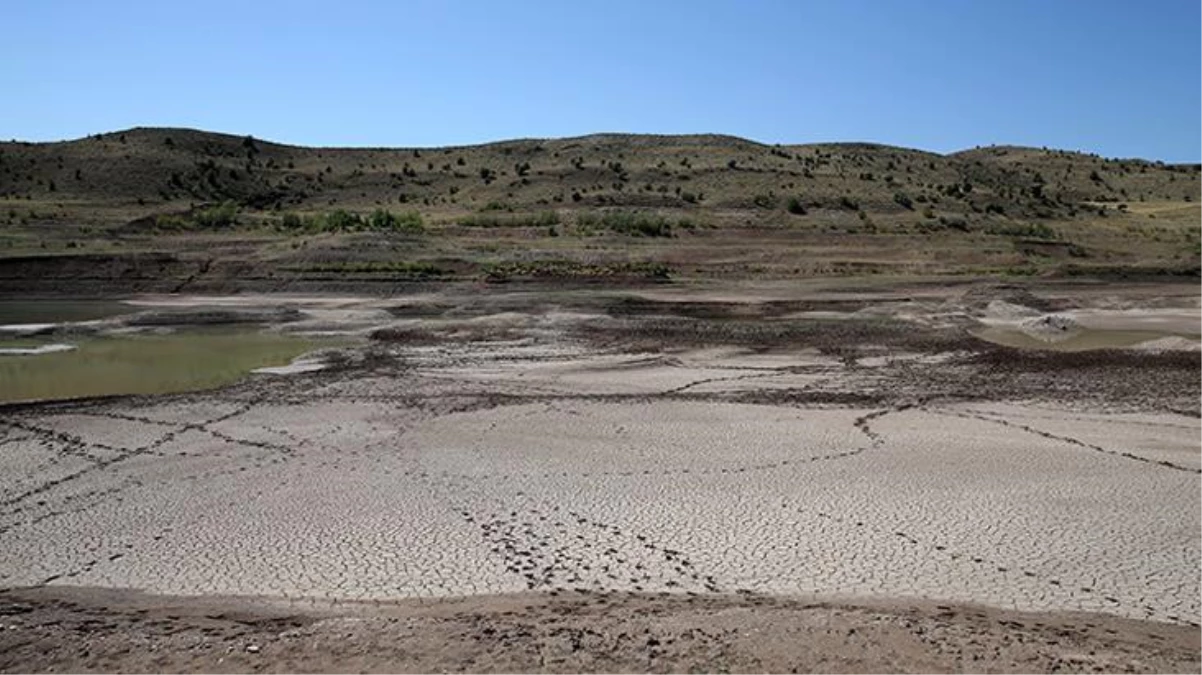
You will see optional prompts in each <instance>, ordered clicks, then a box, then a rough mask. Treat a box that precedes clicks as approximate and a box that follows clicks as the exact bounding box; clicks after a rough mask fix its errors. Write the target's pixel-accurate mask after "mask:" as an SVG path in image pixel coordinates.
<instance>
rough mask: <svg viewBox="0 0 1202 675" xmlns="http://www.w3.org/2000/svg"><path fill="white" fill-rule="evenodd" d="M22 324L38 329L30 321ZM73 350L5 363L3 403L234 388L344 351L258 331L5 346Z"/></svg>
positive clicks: (3, 359) (0, 360) (0, 359)
mask: <svg viewBox="0 0 1202 675" xmlns="http://www.w3.org/2000/svg"><path fill="white" fill-rule="evenodd" d="M16 322H20V323H28V322H30V321H29V319H28V317H27V316H23V317H21V320H20V321H15V322H14V323H16ZM51 342H63V343H67V344H73V345H75V346H76V347H77V348H76V349H75V350H73V351H69V352H59V353H54V354H40V355H20V356H17V355H0V401H4V402H10V401H27V400H34V399H61V398H74V397H80V396H101V395H106V394H160V393H167V392H178V391H189V390H195V389H208V388H211V387H219V386H222V385H227V384H231V383H233V382H236V381H237V380H238V379H240V378H242V377H243V376H245V375H246V374H247V373H249V372H250V371H251V370H253V369H255V368H259V367H261V366H280V365H285V364H287V363H289V362H291V361H292V359H293V358H295V357H297V356H300V355H301V354H303V353H305V352H308V351H311V350H313V349H316V348H319V347H325V346H331V345H333V344H337V343H335V342H332V341H330V340H321V339H311V338H304V337H296V336H289V335H278V334H274V333H264V332H258V330H257V329H254V328H242V329H237V330H235V329H222V330H189V331H184V332H178V333H171V334H165V335H124V336H119V337H104V336H87V337H69V338H55V339H53V340H49V339H47V340H40V339H28V338H26V339H19V340H4V343H5V344H4V346H23V347H30V346H37V345H39V344H49V343H51Z"/></svg>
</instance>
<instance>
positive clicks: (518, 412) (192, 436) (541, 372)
mask: <svg viewBox="0 0 1202 675" xmlns="http://www.w3.org/2000/svg"><path fill="white" fill-rule="evenodd" d="M627 320H628V319H625V318H623V321H627ZM682 320H683V319H682ZM623 325H624V328H623V330H626V329H627V328H628V327H629V325H626V324H623ZM610 326H611V327H612V324H610ZM652 328H653V329H654V330H650V331H648V332H647V333H646V334H639V335H625V336H624V337H626V338H629V339H631V340H647V339H650V338H654V337H656V336H658V334H659V331H660V330H661V329H662V326H661V325H660V324H656V325H654V326H653V327H652ZM724 330H725V329H724ZM598 331H599V329H598V328H597V326H596V325H584V326H583V328H582V327H580V326H576V327H570V328H565V329H562V330H559V331H558V332H555V331H550V332H548V331H546V330H543V331H542V332H540V333H538V336H537V337H536V338H529V339H520V340H509V341H464V342H447V343H443V344H394V345H390V346H388V347H387V348H381V347H379V346H377V347H373V348H372V349H375V350H377V353H376V356H375V358H373V359H369V360H368V361H365V362H363V363H360V364H358V365H346V366H344V367H339V368H333V369H331V370H328V371H320V372H315V373H301V374H297V375H291V376H287V377H273V376H256V377H252V378H250V379H249V380H247V381H245V382H244V383H242V384H240V385H237V386H234V387H230V388H226V389H223V390H218V391H213V392H206V393H194V394H181V395H174V396H159V397H144V398H136V397H126V398H116V399H108V400H96V401H83V402H68V403H58V404H55V403H46V404H37V405H25V406H10V407H8V408H6V409H5V410H4V412H3V413H2V414H0V468H2V469H3V470H2V471H0V484H2V485H3V490H2V491H0V494H2V499H0V586H3V587H8V588H16V587H27V586H46V587H50V588H56V587H65V586H70V587H76V586H79V587H101V588H115V589H137V590H140V591H145V592H149V593H155V594H165V595H174V596H198V595H204V596H270V597H274V598H279V599H283V600H284V601H286V602H287V603H288V604H289V606H293V607H297V608H305V607H318V606H324V605H322V603H329V602H349V601H367V602H378V601H403V600H406V599H413V598H451V597H457V596H483V595H505V594H516V593H529V592H536V593H543V594H551V595H552V596H559V595H572V596H573V597H575V596H576V595H579V594H584V595H586V596H587V595H588V594H594V593H600V594H606V593H632V594H640V593H643V594H654V593H661V592H666V593H669V594H673V596H672V597H680V598H690V597H697V596H710V595H714V594H722V595H723V596H724V597H725V596H733V597H738V596H739V595H745V596H749V597H767V596H777V597H779V596H802V597H814V596H819V597H823V598H834V599H843V600H846V601H852V600H862V599H865V598H868V599H872V598H876V599H894V600H898V599H901V600H912V601H919V600H924V599H925V600H932V601H940V602H948V603H975V604H979V605H984V606H989V607H993V608H999V609H1003V610H1009V611H1019V612H1092V613H1100V614H1103V615H1110V616H1113V617H1120V618H1123V619H1138V620H1150V621H1154V622H1159V623H1163V624H1174V625H1177V626H1181V627H1186V628H1191V627H1192V628H1196V627H1197V626H1198V623H1199V614H1200V612H1202V609H1200V607H1199V596H1200V588H1199V576H1198V570H1199V569H1200V568H1202V552H1200V548H1202V547H1200V544H1199V537H1198V534H1199V531H1200V529H1202V523H1200V518H1199V511H1198V491H1199V474H1200V471H1202V463H1200V461H1199V460H1200V455H1199V441H1198V438H1199V437H1198V421H1197V400H1198V392H1197V387H1198V379H1197V375H1198V367H1197V358H1196V355H1185V356H1181V355H1160V356H1149V355H1138V356H1136V355H1124V354H1118V353H1115V352H1104V353H1101V354H1095V355H1093V356H1090V357H1078V361H1079V362H1078V363H1077V365H1076V366H1073V367H1060V368H1047V367H1044V364H1043V363H1042V362H1041V361H1040V359H1042V358H1044V357H1043V356H1026V355H1022V354H1020V353H1018V352H1007V353H1010V354H1012V358H1009V359H1006V358H1004V355H1000V354H1001V351H1002V350H1001V348H996V347H992V346H988V345H984V344H983V343H979V342H974V341H968V340H966V341H962V342H960V343H957V342H955V341H954V340H952V339H951V338H947V337H946V336H945V335H944V334H938V333H929V334H923V335H922V336H921V339H918V340H915V341H913V342H911V343H908V344H906V345H904V347H905V348H907V349H908V350H909V351H907V350H906V349H900V350H899V349H891V350H889V351H886V352H881V351H880V349H879V348H878V346H877V345H875V344H874V341H873V340H872V337H873V336H865V335H860V334H857V335H856V337H857V339H858V340H859V342H852V343H848V344H845V345H842V346H841V347H840V348H839V349H833V348H830V345H827V346H826V347H823V345H817V346H816V347H815V348H799V349H779V348H778V347H779V345H773V347H777V348H774V349H770V350H769V349H750V348H748V345H746V344H740V343H739V339H732V340H728V341H726V344H724V345H722V344H714V343H710V344H698V345H685V346H684V347H683V348H681V349H678V350H675V351H672V352H658V351H645V350H636V349H634V348H633V347H632V346H631V345H630V344H626V345H622V344H618V343H617V342H615V340H614V339H613V338H612V337H609V336H601V337H599V336H598ZM736 338H738V336H736ZM718 342H721V340H719V341H718ZM833 342H838V340H837V336H836V338H835V339H833ZM599 345H600V346H603V348H599ZM1003 362H1004V364H1005V365H1004V367H1002V366H999V365H998V364H999V363H1003ZM1100 372H1106V373H1111V374H1112V375H1110V376H1099V375H1098V373H1100ZM1115 373H1117V375H1115ZM1108 377H1109V379H1108ZM1133 377H1135V378H1140V379H1139V381H1138V382H1133V381H1132V378H1133ZM1191 381H1192V384H1190V382H1191ZM1191 401H1192V403H1191ZM828 665H829V664H828Z"/></svg>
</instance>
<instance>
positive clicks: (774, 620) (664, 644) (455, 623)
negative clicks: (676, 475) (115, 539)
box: [0, 587, 1202, 672]
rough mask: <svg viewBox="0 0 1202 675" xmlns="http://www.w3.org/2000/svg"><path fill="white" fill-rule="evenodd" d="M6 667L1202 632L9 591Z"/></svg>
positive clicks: (1096, 667)
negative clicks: (325, 603)
mask: <svg viewBox="0 0 1202 675" xmlns="http://www.w3.org/2000/svg"><path fill="white" fill-rule="evenodd" d="M0 629H2V630H0V671H3V672H21V671H24V672H54V671H58V672H61V671H68V672H83V671H124V672H130V671H132V672H153V671H158V672H460V671H468V672H501V671H505V672H575V671H600V672H630V671H635V672H736V671H742V672H747V671H751V672H757V671H758V672H1198V671H1199V668H1200V667H1202V661H1200V658H1199V656H1200V652H1199V644H1200V643H1199V640H1200V633H1199V629H1197V628H1192V627H1182V626H1172V625H1167V624H1161V623H1152V622H1143V621H1134V620H1128V619H1121V618H1117V617H1112V616H1105V615H1097V614H1072V613H1059V614H1052V613H1045V614H1033V613H1020V612H1008V611H1000V610H993V609H987V608H981V607H973V606H951V605H940V604H934V603H917V602H905V603H886V602H857V603H854V604H853V603H847V602H842V601H816V600H806V599H800V598H772V597H763V596H754V595H750V596H748V595H745V596H724V595H713V596H682V595H673V596H648V595H627V594H617V593H610V594H576V593H570V594H561V595H558V596H552V595H521V596H494V597H475V598H464V599H455V600H440V601H437V602H425V603H423V602H419V601H401V602H391V603H340V604H337V605H312V604H309V603H308V602H304V603H299V602H293V603H290V602H285V601H279V600H270V599H245V598H178V597H166V596H150V595H142V594H139V593H133V592H127V591H112V590H99V589H83V588H71V587H55V588H47V587H42V588H36V589H19V590H9V591H3V592H0Z"/></svg>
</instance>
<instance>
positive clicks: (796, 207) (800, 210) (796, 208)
mask: <svg viewBox="0 0 1202 675" xmlns="http://www.w3.org/2000/svg"><path fill="white" fill-rule="evenodd" d="M785 210H787V211H788V212H789V213H792V214H793V215H795V216H804V215H805V214H806V207H805V204H803V203H802V202H801V200H800V199H798V198H797V197H789V202H788V203H787V204H786V205H785Z"/></svg>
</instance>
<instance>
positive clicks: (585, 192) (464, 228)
mask: <svg viewBox="0 0 1202 675" xmlns="http://www.w3.org/2000/svg"><path fill="white" fill-rule="evenodd" d="M1199 170H1200V167H1199V166H1197V165H1165V164H1162V163H1157V162H1149V161H1144V160H1115V159H1103V158H1100V157H1097V156H1093V155H1085V154H1081V153H1075V152H1066V151H1059V150H1041V149H1035V148H1019V147H986V148H977V149H973V150H967V151H964V152H958V153H953V154H950V155H938V154H934V153H929V152H922V151H918V150H909V149H905V148H895V147H888V146H881V145H872V144H862V143H838V144H815V145H791V146H768V145H762V144H759V143H755V142H751V141H747V140H743V139H739V138H734V137H729V136H716V135H701V136H638V135H623V134H599V135H593V136H585V137H580V138H568V139H554V140H534V139H525V140H514V141H505V142H499V143H490V144H486V145H478V146H467V147H448V148H392V149H382V148H381V149H368V148H305V147H295V146H287V145H280V144H276V143H271V142H268V141H264V140H260V139H255V138H251V137H238V136H230V135H223V134H216V133H208V132H202V131H194V130H186V129H148V128H137V129H130V130H127V131H123V132H114V133H107V134H100V135H96V136H91V137H88V138H84V139H80V140H75V141H67V142H59V143H23V142H6V143H0V225H3V227H2V228H0V255H4V256H10V257H14V256H15V257H22V256H28V255H29V254H37V255H44V254H47V253H54V252H58V253H70V254H72V255H74V254H78V253H81V252H87V253H91V254H102V253H103V254H110V253H113V252H114V249H124V250H125V251H129V250H137V251H139V252H141V253H145V252H148V251H149V252H161V251H162V250H169V251H171V253H172V255H177V254H182V255H184V257H187V254H188V253H189V252H190V251H195V250H196V246H197V241H198V240H199V239H205V240H206V242H207V243H205V244H204V246H203V247H202V248H203V251H207V253H204V255H203V256H202V257H204V258H205V259H206V260H210V262H213V261H221V260H224V256H221V255H216V254H215V251H217V250H219V248H220V247H219V246H218V248H214V246H216V245H217V243H220V244H221V245H223V246H229V245H231V243H232V242H234V241H237V242H240V243H239V244H238V245H237V246H233V248H232V249H231V253H230V255H233V256H234V257H235V258H239V259H242V260H247V259H253V260H255V261H257V262H256V264H260V265H261V263H262V261H263V260H265V259H270V260H273V261H277V262H280V264H279V265H276V266H275V267H276V268H278V269H282V267H281V265H283V262H288V263H289V264H290V265H291V267H292V268H293V269H298V265H299V266H300V267H304V266H305V265H309V267H312V266H313V264H318V263H321V264H326V263H330V262H335V263H342V262H346V261H349V260H367V261H369V262H370V261H374V262H377V263H379V262H384V261H382V260H380V259H379V256H380V253H379V252H378V251H374V250H373V248H374V247H372V246H363V245H362V242H360V244H358V245H350V244H348V239H355V237H353V236H350V234H351V232H352V231H355V230H363V229H374V230H377V232H376V234H377V235H379V236H383V235H384V234H387V235H389V236H387V237H385V239H387V240H388V241H390V242H392V243H390V244H389V246H390V247H391V248H390V250H392V251H393V252H394V255H392V256H391V257H388V258H387V262H389V263H390V264H393V265H394V267H395V268H396V269H401V267H397V264H399V263H400V262H403V263H404V264H405V265H411V264H415V263H421V262H423V261H428V260H430V259H432V258H438V259H439V260H442V261H443V264H442V268H441V269H443V272H445V273H446V274H449V275H452V276H454V275H457V274H468V275H469V276H470V275H471V274H475V273H477V272H479V263H480V262H481V259H482V258H481V255H479V251H477V250H475V249H474V248H473V247H477V248H478V247H479V246H480V245H481V242H482V241H488V242H491V246H493V250H492V251H489V252H488V253H489V255H486V256H483V257H484V258H488V262H490V263H505V262H512V261H513V260H515V259H518V260H520V259H526V258H529V257H531V255H533V257H534V258H540V257H541V258H546V257H548V255H549V254H547V251H548V250H553V251H555V254H554V255H552V256H551V257H554V258H556V259H561V258H562V259H565V260H570V261H574V262H575V263H581V264H583V263H585V262H591V261H593V259H596V258H600V259H603V260H609V259H611V258H612V259H624V260H625V259H629V258H631V256H633V257H634V258H635V259H637V260H640V261H648V260H651V261H659V262H663V263H665V264H668V265H670V266H672V267H673V269H674V270H677V271H688V272H689V273H690V274H700V275H702V276H705V275H708V274H716V275H730V274H733V273H738V274H766V275H768V276H782V275H784V276H789V275H790V274H809V275H812V274H831V273H835V274H846V273H852V274H858V273H860V272H863V271H865V270H867V271H868V272H869V273H877V272H878V271H880V270H877V267H879V266H880V265H884V266H885V271H905V272H917V273H927V272H952V273H984V274H989V273H993V272H997V271H999V270H1009V271H1011V272H1015V271H1017V272H1018V273H1024V274H1031V273H1044V272H1047V271H1048V269H1049V265H1048V263H1049V262H1051V263H1054V265H1052V268H1054V269H1061V268H1063V267H1064V261H1065V260H1066V259H1069V260H1068V262H1071V263H1072V264H1073V265H1074V266H1076V267H1080V266H1081V265H1086V266H1089V265H1093V266H1094V267H1097V269H1102V268H1103V267H1107V266H1109V267H1113V266H1115V265H1118V266H1132V265H1135V266H1141V265H1142V266H1148V265H1151V266H1153V267H1166V266H1167V268H1172V269H1174V270H1176V269H1179V268H1182V266H1184V267H1185V268H1186V271H1187V272H1188V271H1189V270H1191V269H1196V267H1197V260H1196V258H1197V255H1198V240H1199V238H1198V227H1197V226H1198V221H1199V214H1200V211H1199V209H1198V202H1199V197H1200V195H1199V190H1200V186H1202V183H1200V176H1202V174H1200V173H1199ZM219 204H224V207H223V209H224V210H221V211H218V210H217V209H214V208H213V207H215V206H216V205H219ZM376 210H388V211H390V212H392V213H393V214H396V215H397V216H401V215H402V214H403V215H404V217H405V218H408V219H410V220H408V221H406V222H411V223H416V222H417V221H419V220H420V222H421V225H422V227H421V229H422V231H423V233H424V234H423V235H422V236H423V237H425V238H426V239H427V242H426V245H424V246H422V247H414V246H405V245H399V248H398V244H397V241H401V242H402V244H403V242H404V241H409V240H410V239H412V236H413V232H414V228H409V229H408V230H407V231H406V232H405V233H403V236H402V233H398V232H395V231H389V232H385V233H381V232H379V231H378V230H396V229H398V228H396V227H393V226H392V225H390V223H394V221H392V220H386V221H381V222H383V223H384V224H385V226H383V227H375V228H372V227H367V226H366V224H365V223H363V222H357V221H355V220H347V219H346V218H344V216H346V215H350V216H352V218H353V216H355V215H356V214H359V215H362V216H364V217H366V216H367V215H368V214H369V213H371V212H373V211H376ZM336 211H339V212H346V213H345V214H339V216H338V217H336V218H335V219H334V220H333V221H330V219H329V218H323V215H322V214H331V213H333V212H336ZM414 214H416V215H414ZM606 214H609V215H608V216H607V215H606ZM338 218H342V220H338ZM601 234H604V235H607V237H602V241H603V242H604V244H603V245H602V244H599V243H598V240H596V237H597V236H598V235H601ZM285 235H287V236H290V237H293V238H295V237H296V236H298V235H305V236H306V237H308V238H307V239H306V240H305V241H304V247H303V248H304V250H303V251H296V250H295V249H296V248H300V247H299V246H294V247H293V248H291V249H289V248H283V249H281V248H280V247H279V246H278V245H276V244H272V242H274V241H277V240H279V239H280V237H281V236H285ZM558 235H567V236H566V237H562V238H559V240H558V241H552V239H554V238H558ZM610 235H622V236H621V237H620V241H615V240H614V236H610ZM635 235H644V236H641V237H640V236H635ZM647 235H651V236H647ZM658 235H676V236H675V237H674V239H677V240H681V241H678V245H676V246H673V247H670V249H669V250H665V247H664V245H663V244H662V243H654V242H651V241H650V240H651V239H656V240H659V239H665V238H666V237H663V236H658ZM214 236H218V237H219V238H220V242H216V243H215V242H214V241H209V239H212V237H214ZM206 237H207V238H208V239H206ZM398 237H400V239H399V240H398V239H397V238H398ZM361 238H362V237H361ZM636 239H638V240H639V241H634V240H636ZM684 239H688V242H687V243H686V242H684V241H683V240H684ZM756 240H760V244H759V247H760V248H765V247H767V248H766V249H765V250H764V251H763V252H762V254H755V253H754V251H755V249H756V246H755V245H753V243H754V242H755V241H756ZM571 241H575V242H576V243H577V244H579V246H573V245H571V244H570V243H569V242H571ZM293 243H294V244H295V243H296V242H295V241H294V242H293ZM310 246H312V247H313V248H310ZM782 246H783V247H785V248H788V249H790V250H792V253H791V254H790V255H788V256H785V258H787V259H781V256H782V255H783V251H784V250H785V249H783V248H781V247H782ZM356 247H357V248H358V249H361V250H359V251H358V252H356ZM741 247H748V248H747V250H746V251H744V250H742V249H741ZM799 247H800V248H799ZM590 248H591V249H593V250H594V253H593V254H590V255H589V256H585V258H588V260H585V259H584V258H582V257H581V255H580V253H581V250H583V249H590ZM234 249H236V251H237V253H234V252H233V251H234ZM399 249H406V250H404V251H400V250H399ZM418 249H420V250H418ZM465 249H471V250H465ZM802 249H804V250H802ZM203 251H202V252H203ZM773 251H775V254H773ZM540 252H541V253H540ZM519 253H520V255H519ZM616 253H622V254H623V255H617V254H616ZM748 265H750V267H748ZM686 268H687V270H686ZM406 269H408V268H406ZM757 270H758V271H757ZM0 274H2V272H0Z"/></svg>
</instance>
